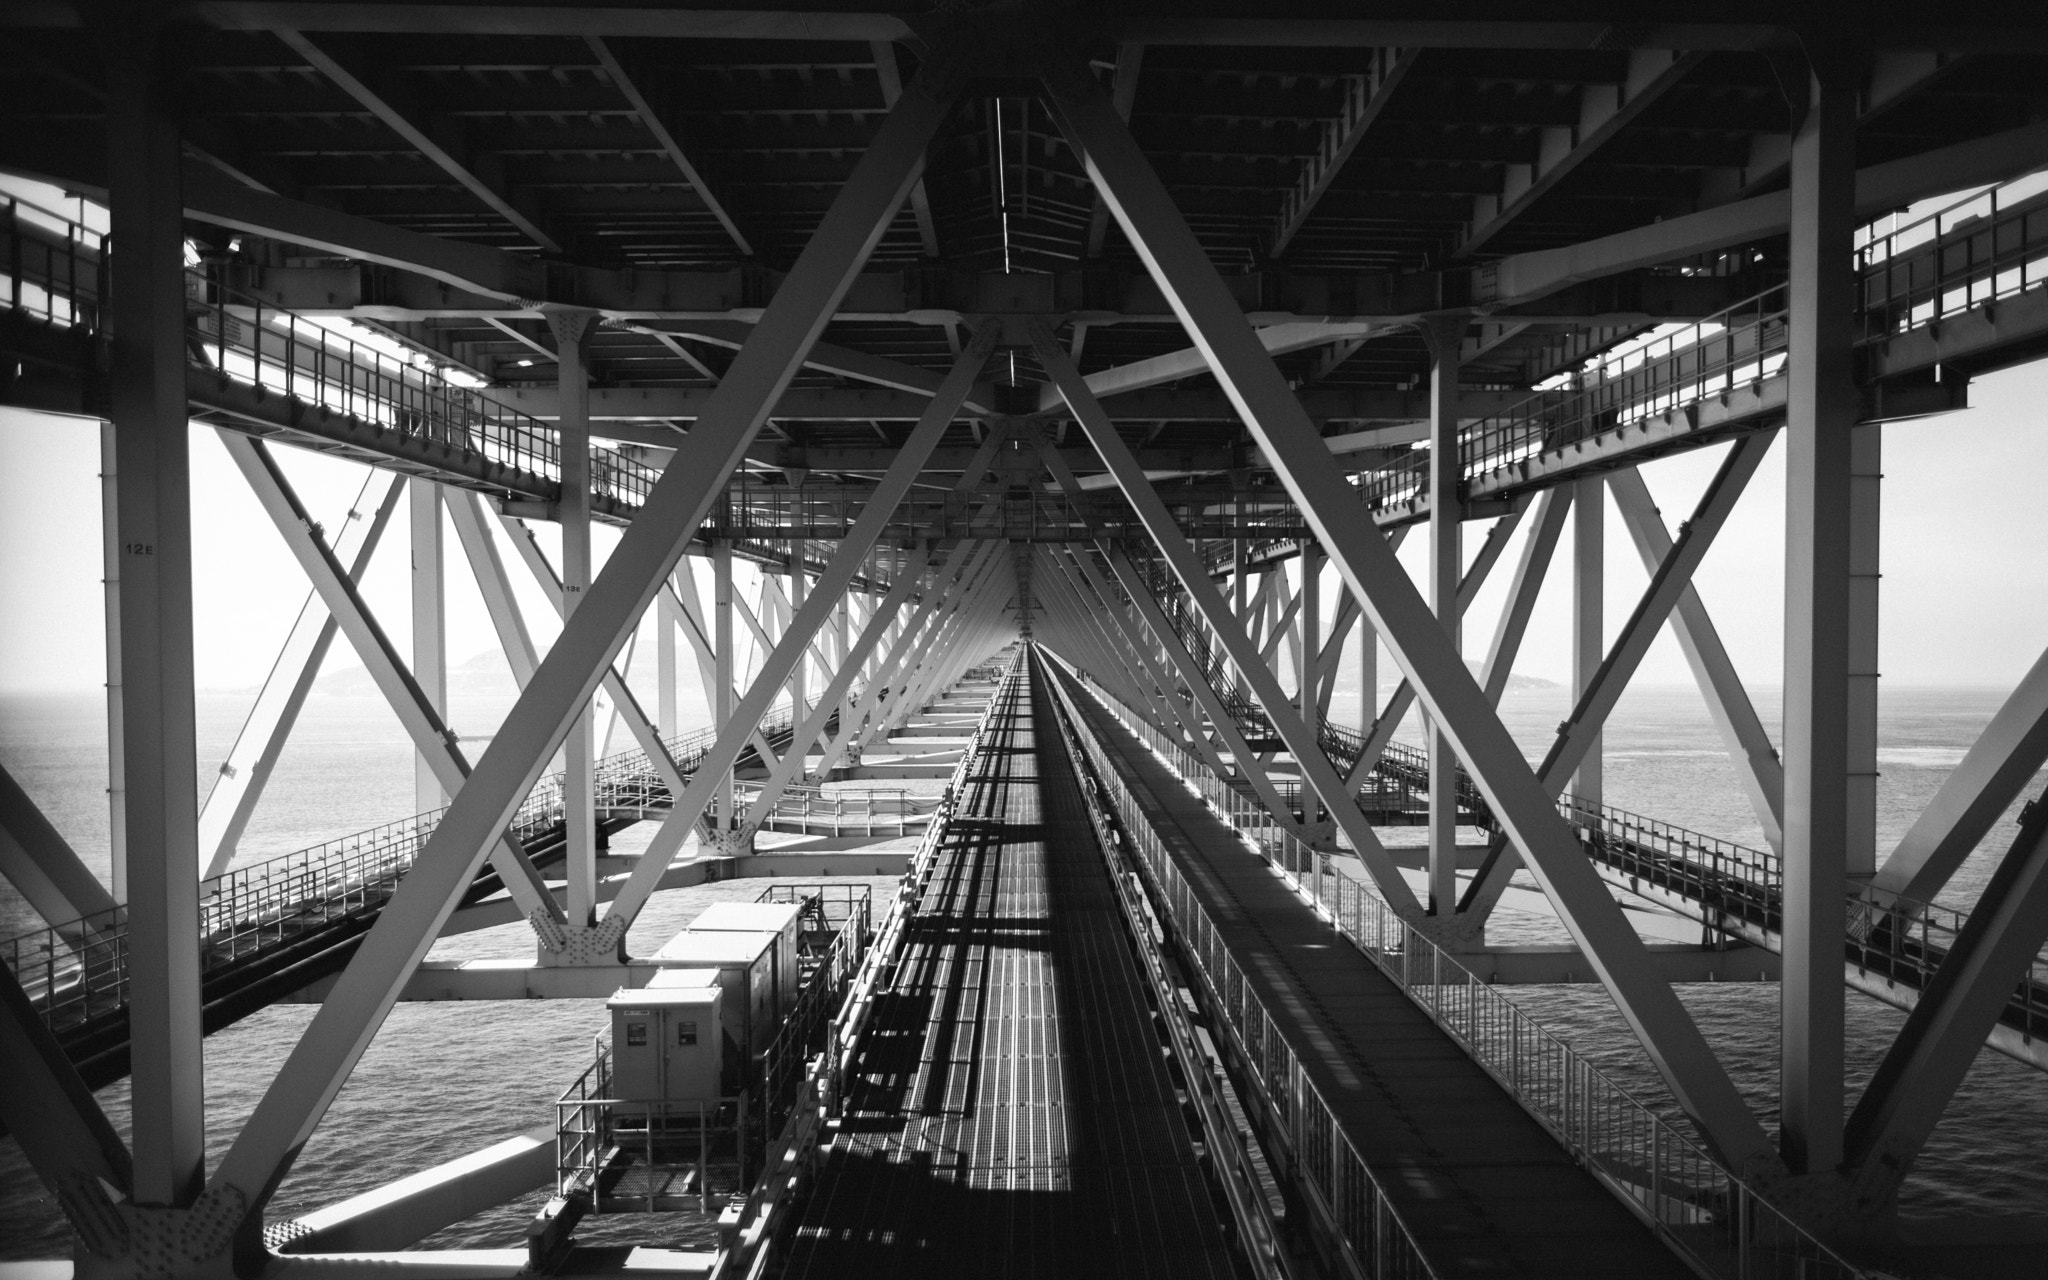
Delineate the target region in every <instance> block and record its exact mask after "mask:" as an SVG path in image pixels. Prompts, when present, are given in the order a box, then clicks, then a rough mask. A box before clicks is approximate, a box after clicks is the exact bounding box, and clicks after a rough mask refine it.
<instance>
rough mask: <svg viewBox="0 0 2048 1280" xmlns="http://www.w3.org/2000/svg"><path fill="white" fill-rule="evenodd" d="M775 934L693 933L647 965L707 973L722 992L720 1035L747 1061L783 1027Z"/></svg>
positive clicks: (672, 942) (763, 1049) (765, 1048)
mask: <svg viewBox="0 0 2048 1280" xmlns="http://www.w3.org/2000/svg"><path fill="white" fill-rule="evenodd" d="M777 941H778V938H777V935H776V934H772V933H692V932H690V931H689V930H687V929H686V930H684V931H683V932H681V933H679V934H677V935H676V936H675V937H673V938H670V939H669V940H668V945H666V946H664V947H663V948H662V949H661V950H659V951H657V952H655V953H654V954H653V955H652V956H651V957H649V961H650V963H652V964H655V965H658V966H660V967H661V968H664V969H709V970H714V971H716V972H717V974H718V984H719V986H721V987H723V988H724V989H725V1006H724V1012H723V1014H722V1021H723V1023H724V1025H725V1034H726V1036H727V1038H728V1039H730V1040H731V1041H732V1042H733V1044H734V1045H735V1046H736V1047H737V1048H738V1049H739V1051H740V1052H741V1053H743V1054H745V1055H746V1056H747V1059H748V1061H752V1060H753V1059H755V1058H758V1057H760V1056H761V1055H762V1054H763V1053H766V1052H767V1051H768V1044H769V1042H770V1041H772V1040H774V1039H775V1033H776V1031H777V1030H778V1029H780V1027H781V1025H782V1019H781V1018H780V1017H778V1016H777V1014H778V1012H779V1011H780V1008H781V997H780V996H779V995H778V994H777V992H776V987H777V982H776V979H777V978H778V977H779V975H778V974H777V973H776V971H775V961H776V947H777Z"/></svg>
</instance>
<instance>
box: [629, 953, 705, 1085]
mask: <svg viewBox="0 0 2048 1280" xmlns="http://www.w3.org/2000/svg"><path fill="white" fill-rule="evenodd" d="M724 1002H725V990H724V987H723V986H722V985H721V984H720V983H719V981H718V977H717V974H716V973H715V972H714V971H707V970H697V971H689V970H679V971H676V972H675V973H673V974H668V973H664V974H658V975H656V976H655V979H654V981H653V982H652V983H650V984H648V985H647V986H645V987H643V988H640V989H639V990H633V989H631V988H626V989H621V990H620V991H619V992H618V993H617V994H615V995H613V996H612V998H611V999H610V1000H608V1001H606V1002H605V1005H606V1007H607V1008H608V1009H609V1010H610V1011H611V1017H612V1096H613V1097H616V1098H618V1099H620V1100H622V1101H626V1102H713V1103H715V1102H716V1101H717V1100H718V1098H719V1096H720V1093H721V1090H720V1088H719V1084H720V1076H721V1069H722V1068H723V1066H724V1059H725V1039H724V1034H723V1031H722V1028H721V1026H720V1023H721V1020H722V1019H721V1015H722V1013H723V1005H724Z"/></svg>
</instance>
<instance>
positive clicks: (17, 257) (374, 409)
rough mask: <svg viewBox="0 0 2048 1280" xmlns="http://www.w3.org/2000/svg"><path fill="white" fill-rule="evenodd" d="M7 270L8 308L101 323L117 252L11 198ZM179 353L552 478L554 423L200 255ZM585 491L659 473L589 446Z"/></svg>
mask: <svg viewBox="0 0 2048 1280" xmlns="http://www.w3.org/2000/svg"><path fill="white" fill-rule="evenodd" d="M0 208H4V222H0V231H4V233H5V236H6V245H5V250H4V252H5V268H6V277H5V279H4V281H0V296H4V298H5V300H6V302H7V304H8V306H9V307H11V309H13V310H14V311H16V312H18V313H20V314H23V315H28V316H33V317H35V318H37V319H39V320H42V321H44V322H45V323H50V324H54V325H57V326H62V327H74V326H76V327H81V328H84V329H87V330H90V331H94V332H100V331H103V328H104V326H103V325H102V324H101V320H102V314H101V310H100V302H101V300H102V299H103V298H104V297H105V296H106V293H107V277H108V273H109V270H110V264H111V262H112V260H113V259H114V258H115V257H117V256H118V255H117V253H115V252H110V251H109V242H108V239H107V238H106V237H104V236H102V235H101V234H100V233H99V232H97V231H94V230H93V229H91V228H90V227H88V226H86V225H85V224H84V223H82V222H80V221H78V220H77V219H74V218H70V217H67V216H65V215H63V214H60V213H56V212H53V211H51V210H48V209H44V208H42V207H40V206H38V205H35V204H33V203H31V202H29V201H25V200H22V199H20V198H18V197H7V198H6V199H5V202H4V206H0ZM185 300H186V323H187V326H188V341H187V343H186V350H187V355H188V358H189V359H190V360H191V361H192V362H193V363H194V364H195V365H197V366H199V367H201V368H205V369H209V370H211V371H213V372H214V373H216V374H218V375H219V376H221V377H223V378H226V379H228V380H230V381H232V382H236V383H240V384H241V385H243V386H247V387H253V388H258V389H260V390H262V391H264V392H275V393H277V394H280V395H282V396H285V397H287V398H291V399H296V400H298V401H299V402H301V403H303V404H307V405H312V406H316V407H319V408H322V409H326V410H330V411H332V412H335V413H339V414H343V415H346V416H348V417H350V418H353V419H355V420H357V421H358V422H362V423H366V424H369V425H371V426H373V427H375V428H377V429H378V430H379V431H380V432H390V433H392V435H393V436H394V437H396V438H397V439H398V440H400V441H420V442H426V443H432V444H436V445H441V446H444V447H446V448H448V449H450V450H453V451H454V452H455V453H456V454H457V456H459V457H464V458H470V457H474V458H480V459H483V460H486V461H488V462H491V463H494V464H497V465H499V466H504V467H510V468H512V469H514V470H516V471H520V472H523V473H525V474H526V475H528V476H530V477H533V478H534V479H536V480H539V481H544V482H549V483H559V482H560V480H561V465H560V462H561V459H560V441H561V436H560V433H559V432H558V431H557V430H556V429H555V428H554V427H552V426H550V425H547V424H544V423H542V422H541V421H540V420H538V419H536V418H533V417H531V416H529V415H527V414H524V413H521V412H519V411H518V410H516V409H511V408H507V407H506V406H504V405H502V404H499V403H497V402H496V401H494V400H492V399H490V398H489V397H486V396H483V395H481V394H479V392H478V391H477V390H476V389H475V388H473V387H468V386H462V385H458V384H457V383H455V382H452V381H450V380H449V379H448V378H447V377H445V376H443V374H442V373H441V371H440V370H439V369H438V368H437V367H436V366H435V364H434V362H433V361H432V360H431V359H430V358H429V357H428V356H426V355H425V354H424V353H422V352H418V351H413V350H409V349H407V348H406V347H404V346H403V345H401V344H400V343H398V342H396V341H392V340H388V339H381V338H377V337H374V336H369V335H362V336H359V332H360V331H357V330H355V329H353V328H352V327H351V326H349V325H347V324H346V323H345V322H323V321H320V320H315V319H310V318H308V317H305V316H301V315H299V314H297V313H296V312H293V311H290V310H288V309H285V308H282V307H278V306H275V305H273V304H270V303H267V302H265V301H263V300H262V299H261V298H259V297H257V296H255V295H254V294H250V293H247V292H245V291H243V290H240V289H236V288H234V287H233V286H230V285H228V284H227V283H225V282H224V281H222V280H221V279H220V278H219V273H218V272H217V271H209V270H208V269H207V268H206V267H205V266H203V265H202V266H194V267H188V268H187V269H186V272H185ZM590 471H591V487H592V491H593V492H594V493H595V494H596V495H597V496H599V497H601V498H609V499H611V500H612V501H614V502H616V503H617V504H619V505H621V506H624V507H638V506H639V505H640V504H641V503H642V502H644V501H645V499H646V496H647V493H648V491H649V490H650V489H651V488H652V487H653V484H654V481H655V480H656V479H657V478H658V472H657V471H655V470H654V469H652V468H649V467H646V466H643V465H642V464H640V463H639V462H637V461H634V460H633V459H631V458H628V457H626V456H624V455H623V454H620V453H618V452H617V451H615V450H612V449H608V448H604V447H595V448H593V449H591V451H590Z"/></svg>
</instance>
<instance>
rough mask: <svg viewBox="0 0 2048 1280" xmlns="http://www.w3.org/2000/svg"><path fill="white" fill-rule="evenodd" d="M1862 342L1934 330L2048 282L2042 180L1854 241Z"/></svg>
mask: <svg viewBox="0 0 2048 1280" xmlns="http://www.w3.org/2000/svg"><path fill="white" fill-rule="evenodd" d="M1859 240H1860V241H1861V243H1860V244H1859V245H1858V246H1857V249H1856V267H1857V275H1858V277H1859V280H1860V286H1861V301H1862V304H1863V340H1864V341H1865V342H1881V341H1883V340H1884V339H1886V338H1889V337H1891V336H1892V335H1894V334H1898V333H1904V332H1907V331H1909V330H1913V329H1918V328H1922V327H1925V326H1927V325H1930V324H1938V323H1940V322H1941V320H1942V319H1944V318H1945V317H1947V316H1952V315H1955V314H1956V313H1958V312H1962V311H1968V310H1971V309H1973V308H1976V307H1981V306H1983V305H1984V304H1986V303H1990V302H1997V301H1999V300H2001V299H2004V298H2009V297H2012V296H2013V295H2015V294H2019V293H2024V292H2025V291H2027V290H2028V289H2032V288H2034V287H2035V286H2037V285H2039V284H2040V283H2041V282H2042V281H2043V280H2048V173H2035V174H2029V175H2028V176H2026V177H2024V178H2020V179H2017V180H2016V181H2013V182H2007V183H2002V184H2000V185H1998V186H1995V187H1991V188H1989V189H1987V190H1984V191H1978V192H1973V193H1972V194H1970V195H1968V196H1965V197H1963V198H1962V199H1960V200H1957V201H1955V202H1953V203H1951V204H1948V205H1945V206H1943V207H1942V208H1940V209H1937V210H1935V211H1934V212H1933V213H1930V214H1926V215H1924V216H1922V217H1919V218H1915V219H1913V220H1912V221H1910V222H1904V223H1901V222H1900V221H1899V220H1898V218H1897V217H1896V216H1894V217H1892V218H1889V219H1886V220H1883V221H1880V222H1878V223H1874V224H1872V225H1871V226H1870V227H1868V228H1866V229H1865V231H1864V233H1863V234H1862V235H1861V236H1860V237H1859Z"/></svg>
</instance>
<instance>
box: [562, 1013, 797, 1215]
mask: <svg viewBox="0 0 2048 1280" xmlns="http://www.w3.org/2000/svg"><path fill="white" fill-rule="evenodd" d="M613 1061H614V1060H613V1055H612V1050H611V1046H610V1045H608V1044H606V1043H605V1038H604V1037H603V1036H602V1035H599V1036H593V1037H592V1038H591V1064H590V1065H589V1066H588V1067H585V1068H584V1069H583V1072H582V1074H580V1075H578V1076H577V1077H576V1079H575V1080H574V1081H572V1082H570V1084H569V1087H568V1088H566V1089H564V1090H563V1091H562V1093H561V1094H560V1096H558V1097H557V1098H556V1099H555V1188H556V1190H555V1194H556V1196H557V1197H558V1202H559V1201H560V1200H567V1199H571V1198H574V1199H575V1200H577V1201H578V1202H579V1203H580V1206H581V1208H582V1209H583V1210H584V1211H587V1212H590V1213H597V1214H601V1213H603V1212H605V1211H606V1208H607V1207H608V1206H609V1207H611V1208H613V1209H614V1210H616V1209H621V1208H640V1209H644V1210H645V1211H646V1212H649V1213H652V1212H655V1211H656V1210H658V1209H662V1208H670V1207H676V1206H675V1205H674V1201H675V1200H678V1199H681V1200H689V1199H694V1200H696V1201H697V1203H698V1205H699V1206H700V1207H701V1208H703V1209H706V1210H709V1209H710V1208H711V1205H712V1202H713V1199H714V1196H713V1192H712V1189H711V1177H710V1175H711V1170H712V1166H713V1165H714V1164H717V1165H719V1166H723V1167H725V1168H728V1169H729V1170H730V1173H729V1175H728V1176H729V1177H730V1179H731V1183H732V1185H737V1186H742V1187H743V1186H746V1185H747V1183H748V1182H749V1181H750V1179H749V1177H748V1171H749V1169H750V1168H751V1167H753V1166H751V1165H750V1163H749V1161H748V1155H749V1144H748V1141H747V1133H748V1121H749V1114H748V1107H747V1098H746V1097H745V1095H743V1094H732V1095H728V1096H726V1097H722V1098H709V1099H704V1100H701V1101H689V1102H682V1101H668V1100H665V1099H638V1098H616V1097H613V1096H612V1094H613V1092H614V1087H615V1083H616V1075H615V1072H614V1070H613ZM727 1140H729V1142H730V1150H719V1149H718V1148H719V1147H721V1146H722V1145H724V1144H725V1142H726V1141H727ZM756 1149H758V1148H756ZM635 1162H637V1163H638V1164H639V1166H640V1170H641V1174H642V1176H643V1178H644V1180H645V1188H646V1189H645V1194H644V1196H642V1197H637V1198H628V1197H624V1196H621V1195H619V1194H618V1186H617V1184H618V1181H619V1179H620V1178H621V1176H622V1175H623V1174H624V1173H625V1171H626V1169H627V1167H628V1165H629V1164H630V1163H635ZM678 1174H681V1175H684V1178H683V1182H682V1185H683V1188H684V1190H683V1192H682V1194H681V1195H679V1196H678V1195H673V1194H670V1186H669V1184H670V1182H671V1180H672V1179H674V1177H675V1175H678ZM634 1199H637V1200H638V1203H637V1204H635V1203H634V1202H633V1201H634ZM550 1208H553V1206H550ZM532 1235H533V1232H532V1231H531V1230H529V1240H530V1241H531V1239H532ZM531 1248H532V1245H531V1243H530V1244H529V1251H531Z"/></svg>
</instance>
